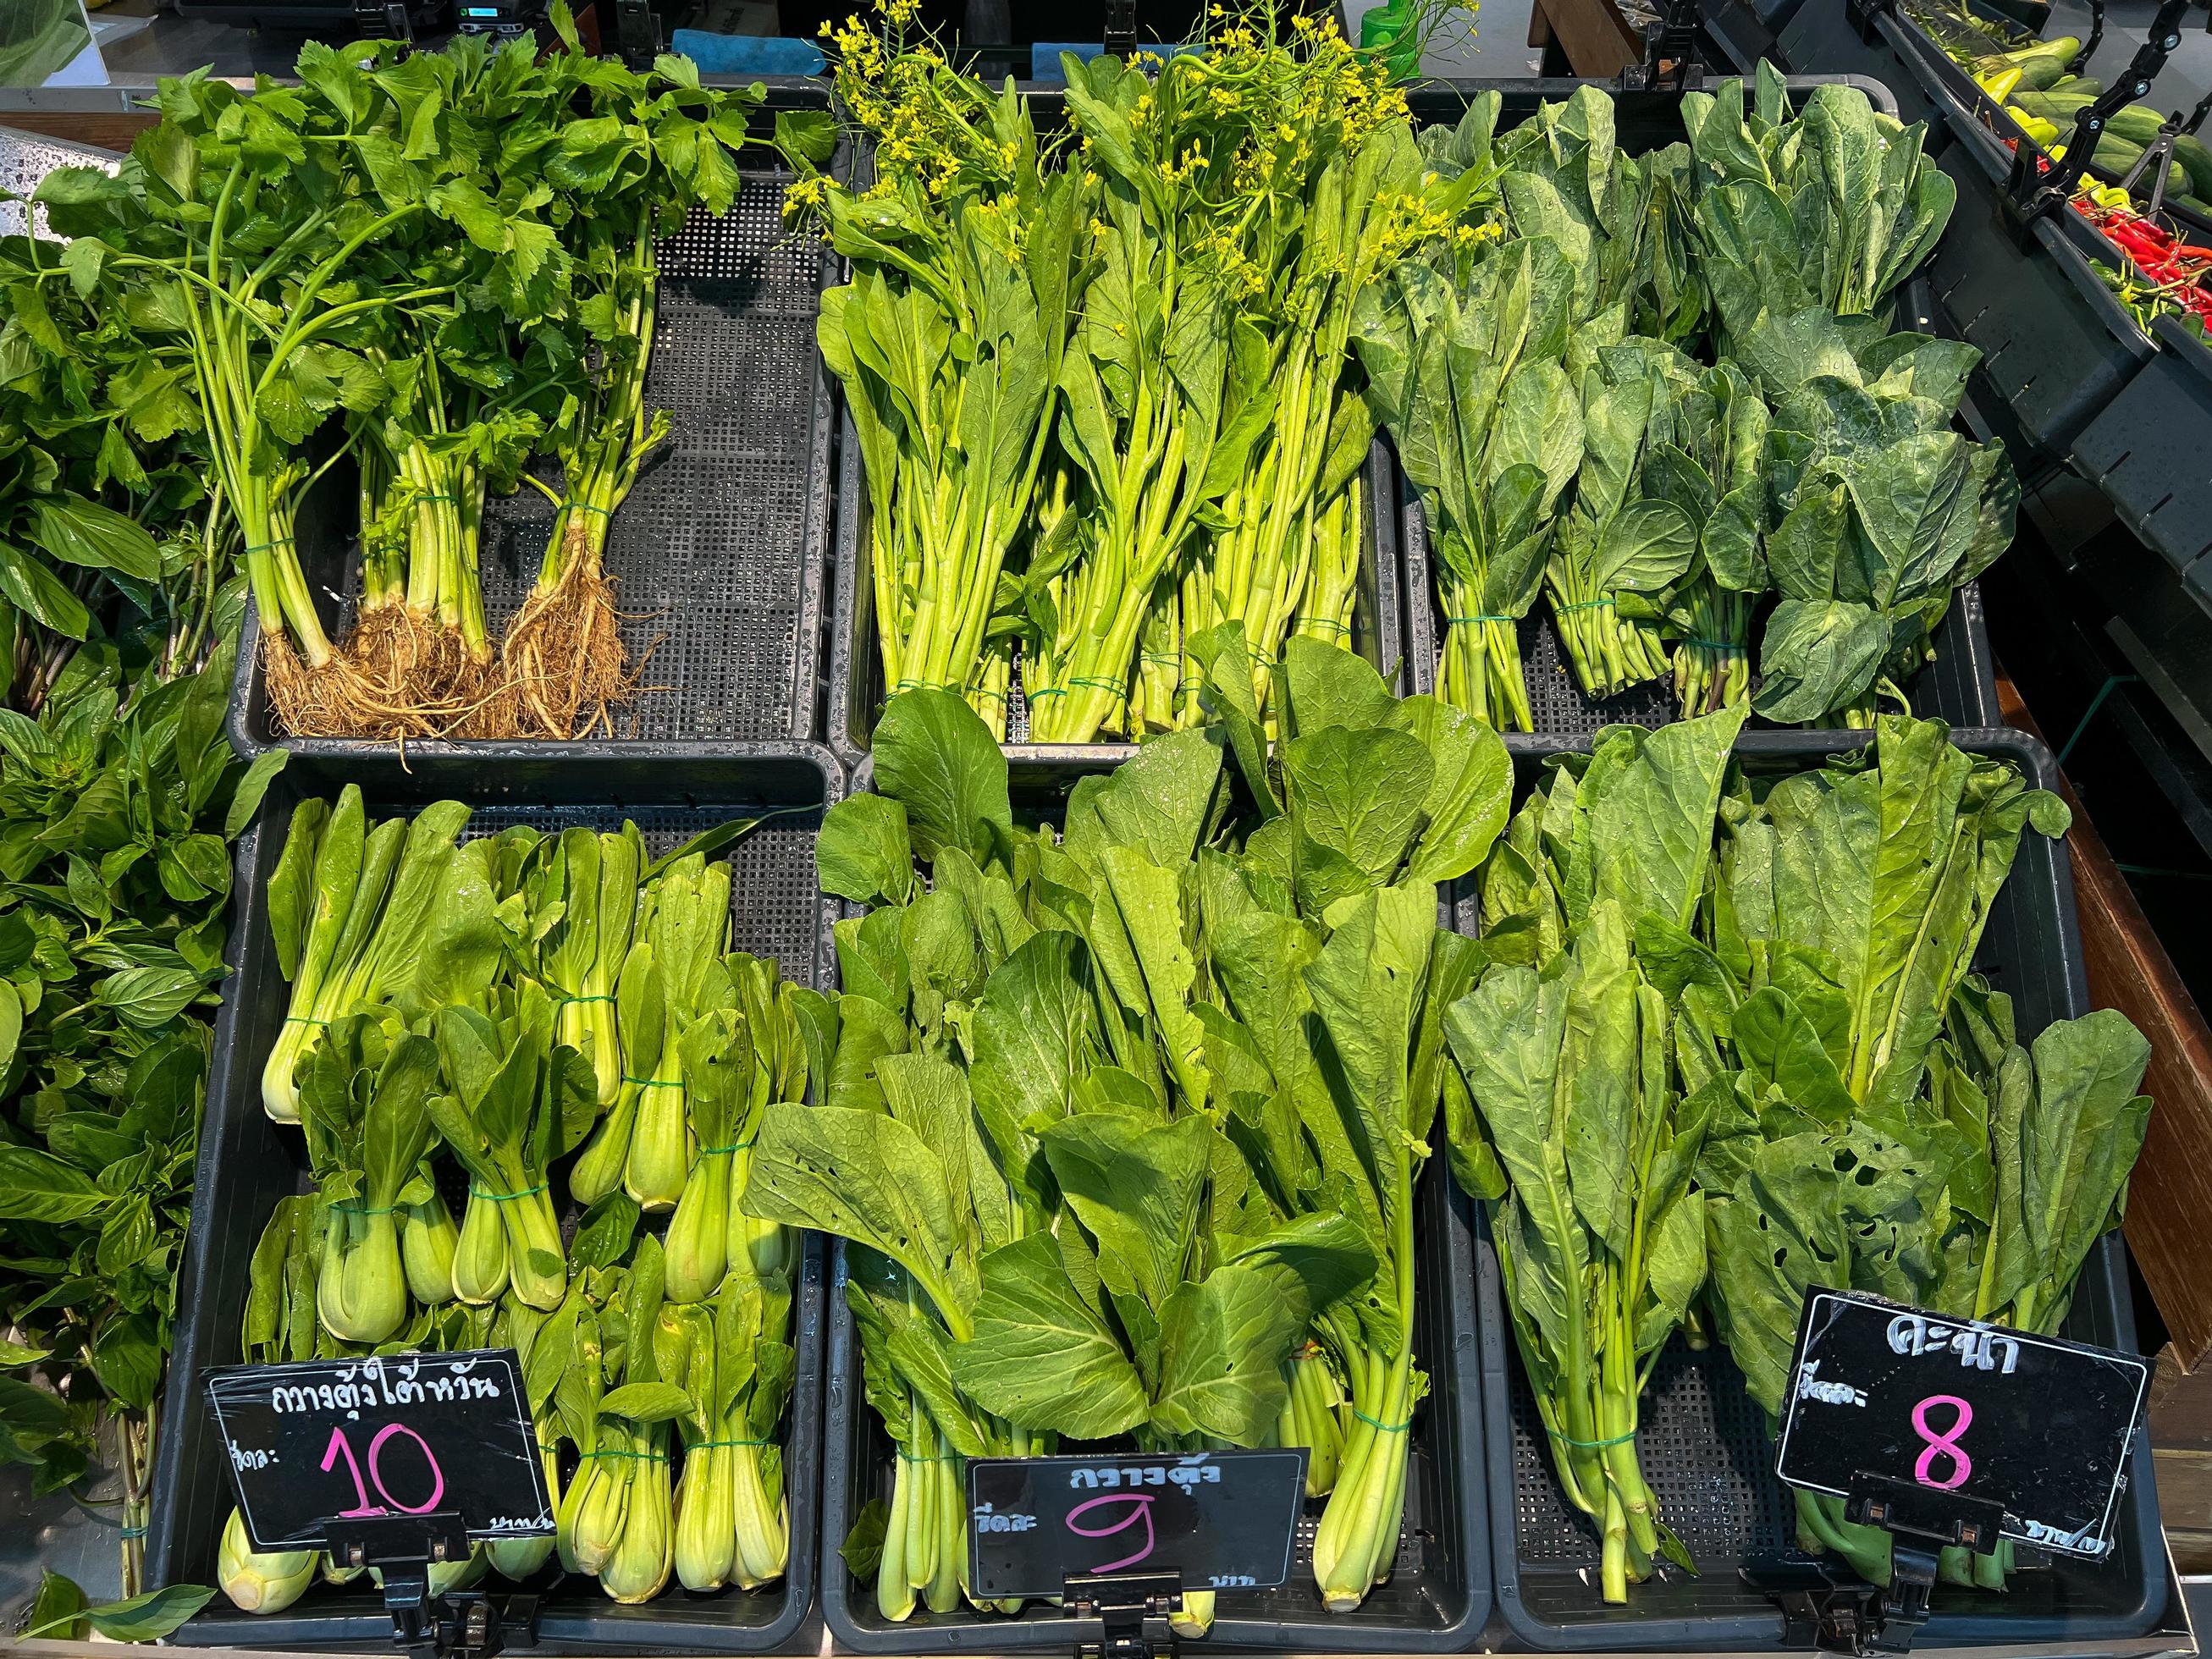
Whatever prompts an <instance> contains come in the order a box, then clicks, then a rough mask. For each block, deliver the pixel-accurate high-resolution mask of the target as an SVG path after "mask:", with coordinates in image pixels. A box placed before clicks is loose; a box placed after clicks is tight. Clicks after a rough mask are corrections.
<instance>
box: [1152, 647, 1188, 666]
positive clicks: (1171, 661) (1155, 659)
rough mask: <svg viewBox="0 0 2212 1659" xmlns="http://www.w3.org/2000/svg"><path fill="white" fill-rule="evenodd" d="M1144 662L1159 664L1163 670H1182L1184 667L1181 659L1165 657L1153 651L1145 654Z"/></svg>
mask: <svg viewBox="0 0 2212 1659" xmlns="http://www.w3.org/2000/svg"><path fill="white" fill-rule="evenodd" d="M1143 660H1145V661H1146V662H1152V663H1158V665H1160V666H1161V667H1163V668H1180V667H1182V658H1181V657H1163V656H1161V655H1159V654H1158V653H1156V652H1152V651H1147V652H1146V653H1144V658H1143Z"/></svg>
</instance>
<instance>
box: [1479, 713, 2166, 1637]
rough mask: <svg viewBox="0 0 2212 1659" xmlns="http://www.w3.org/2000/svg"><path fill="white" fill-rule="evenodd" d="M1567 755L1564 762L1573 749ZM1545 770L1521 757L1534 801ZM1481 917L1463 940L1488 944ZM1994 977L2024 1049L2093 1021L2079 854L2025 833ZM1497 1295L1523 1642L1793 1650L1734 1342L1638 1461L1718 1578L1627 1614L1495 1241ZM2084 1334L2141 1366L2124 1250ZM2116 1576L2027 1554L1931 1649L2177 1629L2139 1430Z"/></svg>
mask: <svg viewBox="0 0 2212 1659" xmlns="http://www.w3.org/2000/svg"><path fill="white" fill-rule="evenodd" d="M1952 740H1953V741H1954V743H1956V744H1958V745H1959V747H1960V748H1961V749H1965V750H1971V751H1972V752H1974V753H1977V754H1987V755H1996V756H2001V757H2003V758H2005V759H2008V760H2010V761H2012V762H2014V763H2015V764H2017V765H2018V766H2019V767H2020V769H2021V771H2022V772H2023V773H2024V774H2025V775H2027V778H2028V779H2029V780H2030V781H2032V782H2033V783H2035V784H2037V785H2039V786H2040V787H2044V788H2052V787H2056V786H2057V781H2058V766H2057V761H2056V760H2054V759H2053V758H2052V757H2051V751H2050V750H2048V749H2047V748H2045V746H2044V745H2043V744H2041V743H2040V742H2039V741H2038V740H2037V739H2035V738H2032V737H2029V736H2027V734H2026V733H2024V732H2015V731H2013V730H2011V729H2009V728H2007V727H1995V728H1988V729H1981V730H1971V729H1960V730H1958V731H1954V732H1953V733H1952ZM1854 746H1855V742H1854V740H1853V739H1851V738H1844V737H1841V736H1838V735H1832V734H1821V735H1809V734H1799V733H1794V732H1754V733H1752V734H1750V735H1748V736H1746V737H1744V738H1740V739H1739V740H1738V742H1737V745H1736V753H1737V756H1738V757H1739V759H1740V760H1741V763H1742V764H1743V765H1745V766H1746V767H1747V768H1751V769H1759V770H1763V771H1769V772H1774V771H1793V770H1797V769H1802V768H1806V767H1808V766H1817V765H1820V764H1821V763H1823V762H1825V761H1826V759H1828V758H1829V757H1832V756H1835V755H1838V754H1844V753H1848V752H1850V750H1852V748H1853V747H1854ZM1550 752H1551V753H1553V754H1557V753H1559V752H1562V749H1561V748H1559V747H1554V748H1553V750H1551V751H1550ZM1543 760H1544V757H1541V756H1539V755H1536V754H1533V753H1523V754H1521V755H1519V756H1516V760H1515V767H1516V775H1517V776H1516V781H1517V782H1518V783H1520V784H1521V785H1522V786H1524V787H1525V786H1526V785H1527V784H1528V782H1529V781H1532V780H1533V779H1534V776H1535V775H1536V774H1537V773H1538V771H1539V770H1540V769H1541V766H1542V764H1543ZM1475 920H1476V918H1475V915H1474V909H1473V904H1472V901H1471V900H1470V899H1468V898H1466V897H1464V896H1463V897H1462V903H1461V907H1460V927H1461V930H1462V932H1467V933H1473V932H1475V931H1477V930H1476V927H1475ZM1974 965H1975V967H1976V969H1977V970H1978V971H1979V972H1981V973H1983V974H1985V975H1988V976H1989V978H1990V982H1991V983H1992V984H1994V985H1995V986H1996V988H1998V989H1999V990H2002V991H2004V992H2007V993H2008V994H2010V995H2011V996H2012V998H2013V1000H2014V1008H2015V1013H2016V1014H2017V1016H2018V1018H2019V1022H2020V1029H2021V1035H2022V1036H2023V1037H2032V1036H2033V1035H2034V1034H2035V1033H2036V1032H2038V1031H2039V1030H2042V1029H2043V1028H2044V1027H2045V1025H2047V1024H2050V1023H2051V1021H2053V1020H2056V1019H2066V1018H2077V1017H2078V1016H2080V1015H2081V1014H2084V1013H2086V1012H2088V1010H2089V1007H2090V1002H2089V992H2088V981H2087V976H2086V975H2085V972H2084V969H2083V966H2082V960H2081V933H2080V928H2079V927H2078V926H2077V924H2076V922H2075V910H2074V885H2073V877H2072V866H2071V863H2070V861H2069V858H2068V855H2067V849H2066V846H2065V843H2064V842H2051V841H2048V840H2045V838H2044V837H2043V836H2038V835H2033V834H2030V835H2027V836H2023V837H2021V844H2020V851H2019V855H2018V857H2017V858H2016V860H2015V862H2014V865H2013V869H2012V875H2011V877H2010V878H2009V879H2008V881H2007V882H2006V883H2005V885H2004V887H2003V889H2002V891H2001V892H2000V893H1999V894H1998V896H1997V898H1996V902H1995V903H1994V904H1993V905H1992V906H1991V908H1990V917H1989V923H1988V927H1987V928H1986V930H1985V931H1984V933H1983V936H1982V942H1981V946H1980V948H1979V950H1978V951H1977V952H1976V954H1975V958H1974ZM1480 1274H1481V1283H1482V1320H1483V1327H1482V1338H1483V1398H1484V1412H1485V1413H1486V1415H1485V1419H1484V1425H1483V1426H1484V1433H1485V1441H1486V1447H1487V1450H1488V1454H1489V1459H1490V1504H1491V1528H1492V1540H1493V1541H1494V1543H1495V1546H1496V1548H1497V1582H1498V1609H1499V1612H1500V1613H1501V1614H1502V1615H1503V1617H1504V1621H1505V1623H1506V1625H1507V1626H1509V1627H1510V1629H1511V1631H1512V1632H1513V1633H1514V1635H1515V1636H1516V1638H1518V1639H1519V1640H1520V1641H1521V1642H1522V1643H1525V1644H1528V1646H1531V1647H1534V1648H1541V1649H1546V1650H1623V1649H1631V1648H1643V1649H1676V1650H1683V1649H1690V1650H1704V1649H1711V1648H1718V1647H1729V1646H1752V1645H1759V1646H1765V1647H1774V1646H1778V1645H1779V1644H1781V1643H1782V1640H1783V1627H1782V1616H1781V1613H1780V1610H1779V1608H1778V1606H1777V1604H1776V1603H1774V1602H1773V1601H1769V1600H1767V1599H1766V1598H1765V1596H1764V1595H1761V1594H1760V1593H1759V1591H1757V1590H1755V1589H1752V1588H1751V1587H1750V1586H1748V1585H1747V1584H1746V1583H1744V1582H1743V1581H1742V1578H1741V1575H1740V1573H1739V1571H1738V1569H1739V1568H1740V1567H1742V1566H1746V1565H1753V1564H1756V1563H1762V1562H1773V1561H1778V1560H1782V1559H1795V1560H1802V1559H1806V1558H1804V1557H1802V1556H1800V1555H1798V1554H1797V1553H1796V1548H1795V1544H1794V1539H1795V1534H1796V1518H1795V1510H1794V1507H1793V1505H1792V1503H1791V1501H1790V1497H1789V1495H1788V1493H1787V1492H1786V1491H1785V1490H1784V1487H1783V1486H1782V1485H1781V1483H1780V1482H1779V1481H1778V1480H1776V1479H1775V1478H1774V1475H1773V1473H1772V1469H1773V1451H1772V1447H1771V1443H1770V1442H1769V1440H1768V1439H1767V1435H1766V1426H1765V1421H1764V1413H1761V1412H1760V1410H1759V1407H1757V1406H1756V1405H1755V1404H1754V1403H1753V1401H1751V1399H1750V1398H1749V1396H1748V1395H1746V1393H1745V1392H1744V1388H1743V1378H1742V1375H1741V1372H1739V1371H1738V1370H1737V1369H1736V1367H1735V1364H1734V1363H1733V1362H1732V1361H1731V1360H1729V1358H1728V1357H1727V1355H1726V1353H1725V1352H1724V1351H1723V1350H1722V1349H1721V1348H1720V1347H1718V1346H1711V1347H1708V1348H1706V1349H1705V1351H1704V1352H1692V1350H1691V1349H1690V1348H1689V1346H1688V1345H1687V1344H1686V1343H1685V1342H1684V1341H1683V1340H1681V1339H1680V1337H1679V1336H1677V1337H1676V1339H1675V1340H1674V1343H1673V1344H1672V1346H1670V1347H1668V1350H1667V1351H1666V1352H1664V1354H1663V1355H1662V1358H1661V1361H1660V1364H1659V1365H1658V1367H1657V1370H1656V1372H1655V1373H1654V1376H1653V1378H1652V1383H1651V1386H1650V1389H1649V1390H1648V1391H1647V1392H1646V1394H1645V1395H1644V1401H1643V1404H1642V1407H1641V1411H1640V1413H1639V1427H1638V1447H1639V1449H1641V1450H1642V1452H1643V1460H1642V1461H1643V1466H1644V1474H1645V1477H1646V1479H1647V1480H1650V1485H1651V1489H1652V1492H1653V1495H1654V1496H1655V1497H1656V1498H1657V1500H1658V1504H1659V1514H1660V1517H1661V1518H1662V1520H1664V1521H1665V1522H1667V1524H1668V1526H1670V1527H1672V1528H1674V1529H1675V1530H1676V1531H1677V1532H1678V1533H1680V1534H1681V1537H1682V1540H1683V1541H1684V1543H1686V1545H1687V1546H1688V1547H1689V1548H1690V1551H1691V1554H1692V1559H1695V1560H1696V1561H1697V1563H1698V1565H1699V1570H1700V1572H1701V1574H1702V1576H1701V1577H1697V1578H1694V1579H1692V1578H1686V1577H1684V1576H1683V1575H1681V1574H1680V1572H1679V1571H1671V1570H1670V1574H1669V1576H1668V1577H1666V1578H1664V1579H1659V1578H1655V1579H1654V1580H1653V1581H1652V1582H1651V1583H1645V1584H1638V1585H1635V1586H1632V1588H1631V1589H1630V1591H1629V1601H1628V1604H1627V1605H1626V1607H1607V1606H1606V1605H1605V1603H1604V1602H1603V1601H1601V1599H1600V1597H1599V1595H1598V1589H1597V1565H1598V1557H1599V1547H1598V1539H1597V1535H1596V1534H1595V1531H1593V1530H1591V1529H1590V1528H1589V1527H1588V1525H1587V1524H1586V1522H1584V1520H1583V1516H1581V1515H1580V1513H1579V1512H1578V1511H1577V1510H1575V1509H1574V1508H1573V1507H1572V1505H1571V1504H1569V1502H1568V1501H1567V1498H1566V1495H1565V1492H1563V1491H1562V1490H1561V1488H1560V1486H1559V1477H1558V1475H1557V1474H1556V1473H1554V1471H1553V1467H1552V1460H1551V1455H1550V1452H1549V1450H1548V1449H1547V1446H1546V1444H1545V1433H1544V1428H1543V1425H1542V1423H1541V1420H1540V1419H1538V1418H1537V1415H1536V1411H1535V1402H1534V1396H1533V1395H1531V1393H1530V1391H1529V1389H1528V1383H1527V1381H1526V1379H1525V1376H1524V1374H1523V1372H1522V1365H1521V1359H1520V1356H1519V1354H1518V1352H1516V1349H1515V1346H1514V1341H1515V1339H1514V1336H1513V1334H1512V1330H1511V1328H1510V1324H1509V1323H1508V1321H1507V1317H1506V1313H1505V1304H1504V1286H1503V1284H1502V1282H1501V1280H1500V1277H1499V1273H1498V1261H1497V1257H1496V1255H1495V1254H1494V1252H1493V1251H1492V1247H1491V1243H1490V1237H1489V1232H1488V1229H1487V1227H1485V1228H1484V1229H1483V1231H1482V1237H1481V1240H1480ZM2065 1330H2066V1334H2068V1335H2069V1336H2072V1337H2075V1338H2076V1339H2078V1340H2082V1341H2087V1342H2096V1343H2100V1344H2103V1345H2105V1346H2111V1347H2117V1348H2121V1349H2124V1350H2127V1351H2129V1352H2134V1351H2135V1350H2136V1328H2135V1311H2134V1306H2133V1304H2132V1302H2131V1301H2130V1295H2129V1291H2128V1283H2127V1267H2126V1257H2125V1252H2124V1247H2123V1246H2122V1244H2121V1243H2120V1241H2119V1239H2118V1237H2117V1236H2114V1237H2108V1238H2107V1239H2106V1241H2105V1242H2104V1243H2103V1244H2102V1245H2100V1247H2099V1248H2098V1249H2097V1251H2096V1252H2095V1253H2094V1254H2093V1255H2092V1256H2091V1257H2090V1260H2089V1262H2088V1265H2087V1267H2085V1268H2084V1269H2083V1271H2082V1276H2081V1284H2080V1285H2079V1287H2078V1288H2077V1290H2076V1291H2075V1300H2074V1305H2073V1309H2072V1311H2071V1312H2070V1313H2069V1316H2068V1318H2067V1322H2066V1327H2065ZM2116 1536H2117V1541H2118V1549H2117V1550H2116V1552H2115V1553H2114V1554H2113V1555H2112V1558H2111V1559H2110V1560H2109V1561H2108V1562H2105V1563H2097V1564H2090V1563H2082V1562H2078V1561H2075V1560H2073V1559H2070V1558H2063V1557H2046V1556H2043V1555H2042V1554H2041V1553H2039V1552H2037V1551H2033V1550H2031V1549H2029V1548H2027V1547H2026V1546H2021V1547H2020V1559H2021V1568H2020V1570H2019V1571H2016V1572H2015V1574H2014V1575H2013V1578H2012V1583H2011V1589H2009V1590H2008V1591H2007V1592H2005V1593H2003V1594H1996V1593H1992V1592H1987V1591H1961V1590H1958V1589H1949V1588H1948V1587H1943V1586H1938V1588H1937V1591H1936V1596H1935V1602H1934V1607H1935V1611H1934V1615H1933V1617H1931V1618H1930V1620H1929V1623H1928V1625H1927V1626H1926V1627H1925V1628H1924V1629H1923V1630H1922V1631H1921V1632H1919V1637H1918V1644H1919V1645H1920V1646H1922V1647H1927V1648H1936V1647H1948V1646H1955V1645H1960V1644H1970V1643H2060V1642H2063V1643H2066V1644H2076V1645H2078V1644H2085V1643H2093V1642H2100V1641H2116V1640H2120V1639H2123V1638H2130V1637H2135V1636H2140V1635H2142V1633H2143V1632H2146V1631H2148V1630H2150V1629H2152V1628H2153V1627H2154V1626H2156V1625H2157V1624H2158V1623H2159V1621H2160V1619H2161V1617H2162V1616H2163V1615H2164V1614H2165V1612H2166V1601H2167V1595H2168V1585H2169V1579H2168V1576H2167V1566H2166V1544H2165V1537H2164V1534H2162V1533H2161V1532H2160V1528H2159V1516H2158V1497H2157V1493H2156V1491H2155V1489H2154V1486H2153V1482H2152V1475H2151V1454H2150V1443H2149V1437H2148V1434H2147V1433H2138V1434H2137V1436H2136V1443H2135V1448H2134V1452H2133V1461H2132V1467H2131V1468H2130V1472H2129V1477H2128V1486H2127V1490H2126V1492H2125V1493H2124V1495H2123V1498H2122V1502H2121V1505H2120V1510H2119V1521H2118V1528H2117V1533H2116Z"/></svg>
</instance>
